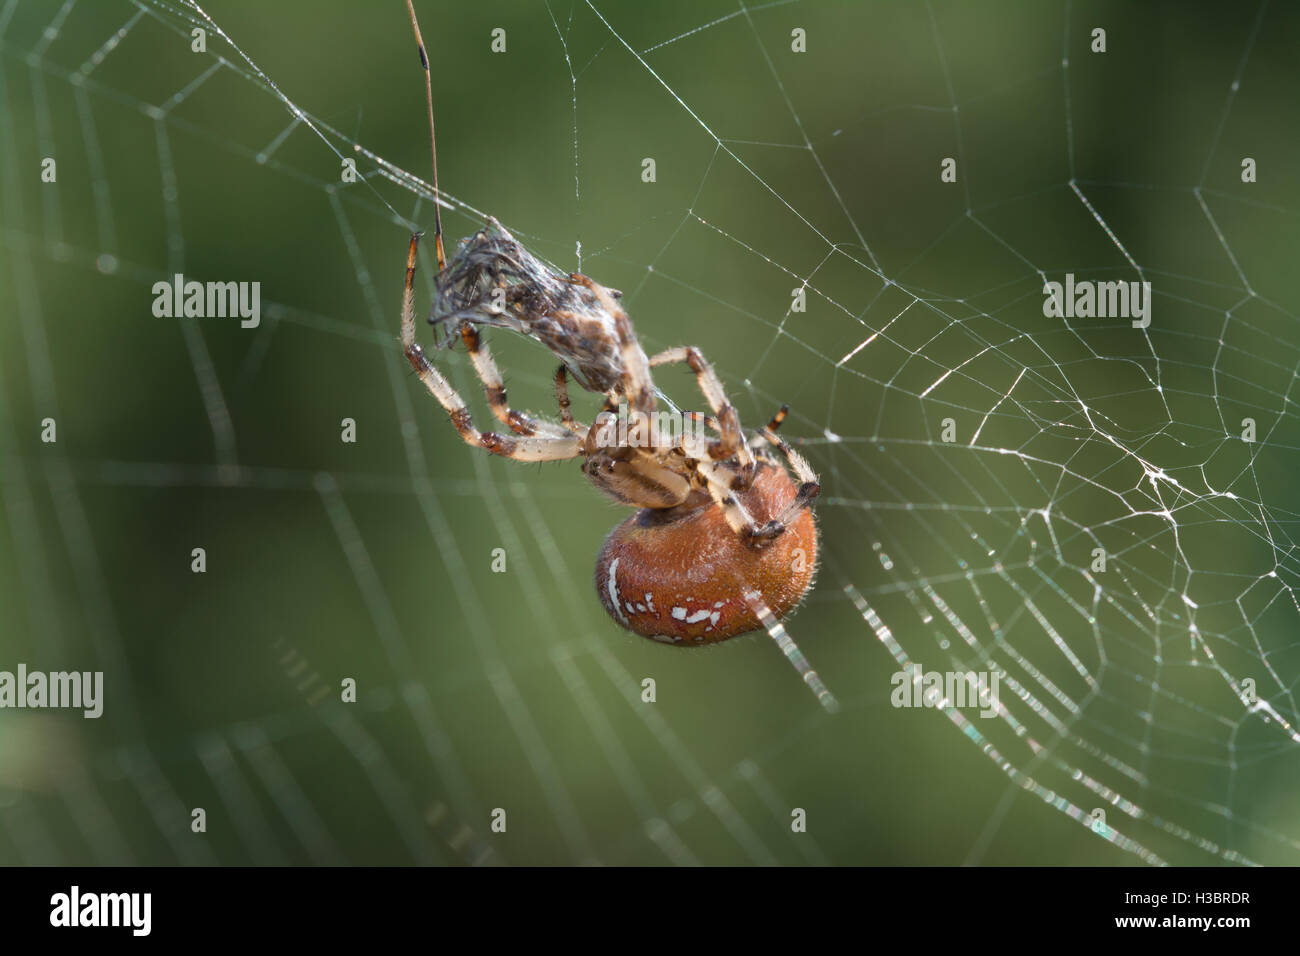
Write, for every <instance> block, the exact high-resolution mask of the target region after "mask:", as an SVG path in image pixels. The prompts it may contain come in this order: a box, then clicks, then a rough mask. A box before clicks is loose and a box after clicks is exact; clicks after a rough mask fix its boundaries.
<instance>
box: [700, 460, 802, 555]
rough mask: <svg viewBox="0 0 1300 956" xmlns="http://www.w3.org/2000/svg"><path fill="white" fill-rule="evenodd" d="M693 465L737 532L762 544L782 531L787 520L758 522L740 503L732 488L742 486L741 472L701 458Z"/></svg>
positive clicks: (735, 488)
mask: <svg viewBox="0 0 1300 956" xmlns="http://www.w3.org/2000/svg"><path fill="white" fill-rule="evenodd" d="M688 454H689V452H688ZM695 468H696V470H697V471H698V472H699V473H700V476H701V477H702V478H703V479H704V484H705V487H706V488H708V491H709V494H710V495H711V496H712V497H713V500H714V501H715V502H716V503H717V505H718V507H720V508H721V509H722V515H723V517H724V518H726V519H727V524H728V525H729V526H730V527H731V530H732V531H734V532H736V534H738V535H740V536H741V537H742V538H744V539H746V540H749V541H753V542H755V543H756V544H760V545H761V544H765V543H766V542H768V541H771V540H772V539H773V538H775V537H777V536H778V535H780V534H781V533H782V532H783V531H785V528H786V522H784V521H782V520H780V519H774V520H772V521H769V522H767V524H759V523H758V522H757V521H755V520H754V517H753V515H751V514H750V513H749V511H748V509H746V508H745V506H744V505H743V504H742V503H741V501H740V499H739V498H738V497H736V494H735V492H736V491H737V490H739V489H740V488H741V487H742V484H741V482H742V481H743V480H744V478H743V475H742V474H741V473H740V472H738V471H736V470H735V469H734V468H732V467H730V466H728V465H725V464H721V463H718V462H712V461H708V460H706V459H703V458H701V459H699V460H697V461H696V462H695ZM751 481H752V479H751ZM786 510H789V509H786ZM783 514H784V512H783Z"/></svg>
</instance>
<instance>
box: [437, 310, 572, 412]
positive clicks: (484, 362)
mask: <svg viewBox="0 0 1300 956" xmlns="http://www.w3.org/2000/svg"><path fill="white" fill-rule="evenodd" d="M460 337H461V338H462V339H463V340H464V341H465V348H466V349H467V350H468V351H469V359H470V361H471V362H473V363H474V371H475V372H477V373H478V377H479V379H480V380H481V381H482V382H483V388H484V390H485V391H486V392H487V400H488V405H489V406H491V408H492V414H493V415H495V416H496V417H497V420H498V421H500V422H501V424H503V425H505V426H506V427H508V428H509V429H510V430H511V431H512V432H514V433H515V434H517V435H537V434H541V435H545V436H547V437H550V438H567V437H568V434H569V432H568V430H567V429H565V428H562V427H560V426H559V425H556V424H554V423H552V422H539V421H538V420H537V419H535V418H531V417H530V416H528V415H525V414H524V413H523V412H520V411H516V410H515V409H513V408H511V407H510V402H509V401H508V400H507V398H506V386H505V382H503V381H502V380H501V372H500V371H499V370H498V369H497V363H496V362H495V361H494V360H493V359H492V353H491V352H490V351H489V350H488V347H487V345H486V344H485V343H484V342H483V337H482V336H481V335H480V334H479V331H478V329H476V328H474V326H473V325H472V324H471V323H469V322H462V323H461V326H460Z"/></svg>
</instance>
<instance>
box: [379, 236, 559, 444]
mask: <svg viewBox="0 0 1300 956" xmlns="http://www.w3.org/2000/svg"><path fill="white" fill-rule="evenodd" d="M419 242H420V235H419V233H415V234H414V235H412V236H411V245H410V248H409V250H408V251H407V254H406V286H405V289H404V291H403V293H402V351H403V352H404V353H405V354H406V360H407V361H408V362H410V363H411V368H413V369H415V374H416V375H418V376H420V381H421V382H423V383H424V387H425V388H427V389H428V390H429V393H430V394H431V395H433V397H434V398H436V399H437V400H438V402H439V404H441V405H442V407H443V408H445V409H446V410H447V414H448V415H449V416H450V417H451V423H452V424H453V425H455V426H456V431H457V432H459V433H460V437H461V438H462V439H464V440H465V443H466V444H468V445H474V446H476V447H478V448H485V449H487V450H488V451H490V452H491V453H492V454H494V455H501V456H502V457H503V458H513V459H515V460H516V461H560V460H563V459H566V458H578V457H580V456H581V455H582V446H581V444H580V443H579V441H578V438H577V436H575V435H561V436H553V435H547V436H524V437H518V438H516V437H512V436H509V435H498V434H496V433H495V432H480V431H479V430H478V429H477V428H475V427H474V423H473V421H472V420H471V418H470V414H469V409H467V408H466V407H465V402H464V400H463V399H462V398H461V397H460V395H459V394H457V392H456V390H455V389H454V388H452V387H451V383H450V382H448V381H447V380H446V379H445V378H444V377H443V375H442V373H441V372H439V371H438V370H437V369H436V368H435V367H434V366H433V363H432V362H430V361H429V359H428V358H427V357H426V356H425V354H424V349H422V348H420V346H419V345H418V344H417V343H416V341H415V256H416V250H417V248H418V246H419Z"/></svg>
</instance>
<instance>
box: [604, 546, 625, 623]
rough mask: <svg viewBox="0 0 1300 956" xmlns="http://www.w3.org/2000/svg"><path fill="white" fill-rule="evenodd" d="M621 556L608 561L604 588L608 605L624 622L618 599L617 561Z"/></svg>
mask: <svg viewBox="0 0 1300 956" xmlns="http://www.w3.org/2000/svg"><path fill="white" fill-rule="evenodd" d="M620 560H622V559H621V558H615V559H614V560H613V561H611V562H610V563H609V578H608V579H606V581H605V590H606V591H608V592H609V606H610V607H612V608H613V609H614V613H615V614H617V615H618V619H619V620H620V621H621V622H622V623H624V624H626V623H627V618H626V617H625V616H624V614H623V608H622V606H621V604H620V602H619V599H618V562H619V561H620Z"/></svg>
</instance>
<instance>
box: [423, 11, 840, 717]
mask: <svg viewBox="0 0 1300 956" xmlns="http://www.w3.org/2000/svg"><path fill="white" fill-rule="evenodd" d="M407 6H408V9H409V10H410V14H411V23H412V27H413V28H414V30H415V35H416V42H417V43H418V44H419V47H420V62H421V64H422V65H423V66H424V69H425V78H426V84H425V88H426V93H427V96H428V100H429V124H430V134H431V138H432V128H433V94H432V86H431V82H430V80H429V73H428V70H429V60H428V57H427V55H426V54H425V51H424V44H423V41H422V40H420V31H419V25H418V23H417V22H416V18H415V10H414V7H413V6H411V3H410V0H407ZM433 169H434V180H433V183H434V196H435V200H437V199H438V198H439V197H438V191H437V190H438V185H437V183H438V180H437V151H436V148H435V149H434V166H433ZM437 208H438V207H437V204H436V202H435V206H434V215H435V222H436V223H437V224H438V228H437V232H436V233H435V239H436V251H437V257H438V276H437V278H436V281H435V286H436V290H437V291H436V295H435V299H434V304H433V308H432V310H431V311H430V314H429V322H430V323H431V324H432V325H433V326H434V327H435V328H436V329H437V330H438V331H439V333H440V335H439V338H440V340H441V341H442V342H444V343H445V342H447V341H454V337H455V336H456V335H458V336H459V337H460V339H461V340H462V341H463V342H464V343H465V347H466V348H467V349H468V351H469V357H470V361H471V363H472V364H473V366H474V371H475V372H476V373H477V375H478V377H479V379H480V380H481V381H482V382H483V386H484V390H485V391H486V393H487V400H488V405H489V406H490V407H491V409H492V414H493V415H494V416H495V417H496V418H497V420H498V421H500V422H501V423H502V424H503V425H505V426H506V428H508V429H509V431H510V434H501V433H498V432H484V431H479V430H478V429H477V428H476V427H475V426H474V422H473V419H472V417H471V415H470V412H469V410H468V409H467V408H466V406H465V402H464V401H463V400H462V399H461V397H460V395H458V394H457V393H456V391H455V389H453V388H452V387H451V384H450V383H449V382H448V381H447V379H446V378H444V377H443V375H442V373H441V372H439V371H438V369H437V367H435V366H434V364H433V363H432V362H430V361H429V358H428V356H427V355H426V354H425V352H424V349H422V348H421V347H420V346H419V345H418V344H417V343H416V341H415V315H416V311H415V293H414V280H415V266H416V253H417V251H418V246H419V240H420V236H419V234H418V233H417V234H415V235H412V236H411V241H410V245H409V247H408V249H407V258H406V285H405V292H404V295H403V297H402V348H403V351H404V352H405V354H406V358H407V361H409V362H410V363H411V367H412V368H413V369H414V370H415V373H416V374H417V375H418V376H419V377H420V380H421V381H422V382H423V383H424V385H425V387H426V388H427V389H428V390H429V391H430V392H431V393H432V394H433V396H434V397H435V398H436V399H437V400H438V401H439V402H440V403H441V404H442V406H443V408H445V409H446V410H447V414H448V415H449V416H450V417H451V421H452V424H453V425H455V427H456V430H457V431H458V432H459V433H460V436H461V438H462V439H464V441H465V442H466V443H467V444H470V445H473V446H475V447H478V448H483V449H486V450H487V451H489V452H491V453H493V454H495V455H501V456H502V457H505V458H512V459H514V460H516V461H529V462H532V461H561V460H565V459H578V458H580V459H582V470H583V473H584V474H585V475H586V476H587V478H588V479H589V480H590V481H591V482H592V483H593V484H594V485H595V486H596V487H597V488H599V489H600V490H601V491H603V492H604V493H605V494H607V495H609V496H610V497H611V498H613V499H614V500H615V501H618V502H620V503H622V504H626V505H631V506H633V507H636V508H638V509H640V510H639V511H638V512H637V513H636V514H635V515H633V516H632V517H631V518H629V519H628V520H627V521H625V522H623V523H622V524H621V525H619V526H618V527H617V528H615V529H614V531H613V532H611V533H610V535H609V537H608V538H607V539H606V541H605V545H604V547H603V548H602V549H601V553H600V556H599V558H598V560H597V565H596V587H597V590H598V592H599V593H600V598H601V601H602V603H603V604H604V606H605V608H606V610H607V611H608V612H609V614H610V616H611V617H612V618H613V619H614V620H615V621H617V622H618V623H619V624H620V625H622V626H623V627H625V628H627V629H628V630H631V631H634V632H635V633H637V634H641V635H644V636H646V637H652V638H656V639H658V640H661V641H664V642H665V643H672V644H677V645H679V646H692V645H699V644H705V643H714V642H717V641H721V640H725V639H726V638H728V637H732V636H734V635H736V634H742V633H745V632H747V631H751V630H755V629H757V628H758V627H760V626H762V627H765V628H766V629H767V631H768V633H769V634H771V636H772V637H773V638H774V639H775V640H776V642H777V644H778V645H779V646H780V647H781V649H782V651H783V652H784V653H785V654H786V656H787V657H788V658H789V659H790V660H791V661H792V662H793V663H794V664H795V666H796V667H797V668H798V669H799V671H800V673H802V674H803V677H804V680H805V681H806V682H807V683H808V685H809V686H810V687H811V688H812V689H813V690H814V691H815V692H816V693H817V695H818V698H819V699H820V700H821V701H822V703H823V704H824V705H825V706H827V707H828V708H833V707H834V705H835V704H834V698H833V697H831V695H830V693H829V691H827V690H826V688H825V686H824V685H823V684H822V683H821V680H820V679H819V678H818V677H817V674H816V672H815V671H813V670H812V668H811V667H809V666H808V664H807V662H806V661H805V660H804V658H803V655H802V654H801V653H800V652H799V649H798V648H797V647H796V646H795V645H794V642H793V641H791V640H790V637H789V635H788V634H786V632H785V629H784V627H783V626H782V625H781V623H780V620H779V618H780V617H782V616H783V615H785V614H787V613H788V612H789V611H790V610H791V609H792V608H793V607H794V606H795V605H796V604H798V602H799V601H800V600H801V599H802V598H803V596H804V594H806V593H807V591H808V589H809V588H810V587H811V585H812V577H813V571H814V567H815V563H816V556H817V526H816V522H815V520H814V518H813V515H812V512H811V510H810V508H809V505H810V504H811V502H812V500H813V499H814V498H815V497H816V495H817V493H818V490H819V488H820V486H819V485H818V482H817V476H816V474H815V473H814V472H813V470H812V468H811V467H810V466H809V465H808V462H807V461H805V460H804V458H803V456H802V455H800V454H799V453H798V452H796V451H794V449H792V448H791V447H790V446H789V444H787V443H786V442H785V440H784V439H781V438H779V437H777V435H776V430H777V428H779V427H780V425H781V422H782V421H783V419H784V418H785V413H786V410H785V409H784V408H782V409H781V410H780V411H779V412H778V413H777V414H776V416H775V417H774V418H773V419H772V421H771V422H770V423H769V424H768V425H767V426H765V427H763V428H760V429H758V430H757V431H756V432H754V433H753V434H752V435H751V436H748V437H747V436H746V435H745V433H744V432H743V431H742V430H741V427H740V419H739V416H738V415H737V414H736V410H735V408H734V407H733V406H732V404H731V402H730V401H728V399H727V396H726V393H725V392H724V391H723V389H722V383H721V382H720V381H719V380H718V377H717V375H716V374H715V373H714V371H713V368H712V366H710V365H709V363H708V362H707V361H705V358H704V356H703V355H702V354H701V353H700V351H699V349H697V348H694V347H693V346H685V347H679V348H671V349H666V350H665V351H662V352H659V353H658V354H656V355H653V356H647V355H646V353H645V351H644V350H643V349H642V347H641V343H640V342H639V341H638V340H637V337H636V334H635V332H634V331H633V329H632V321H631V319H629V318H628V315H627V313H626V312H625V311H624V310H623V307H622V305H621V304H620V303H619V299H620V294H619V293H618V292H616V291H614V290H612V289H608V288H606V287H605V286H603V285H601V284H600V283H598V282H595V281H593V280H592V279H589V278H587V277H586V276H583V275H579V274H576V273H573V274H569V275H565V274H563V273H560V272H557V271H555V270H553V269H550V268H548V267H547V266H546V265H545V264H544V263H543V262H541V260H539V259H538V258H537V257H535V256H534V255H532V254H531V253H530V252H529V251H528V250H527V249H525V248H524V246H523V245H522V244H521V243H520V242H519V241H518V240H516V239H515V238H514V236H512V235H511V234H510V233H509V232H507V231H506V230H505V229H504V228H503V227H502V226H501V225H500V224H499V223H498V222H496V221H495V220H492V219H489V220H488V222H487V224H486V226H485V227H484V228H483V229H481V230H479V231H478V232H477V233H475V234H474V235H473V236H471V237H470V238H468V239H465V240H462V241H461V242H460V243H459V244H458V246H457V249H456V252H455V255H454V256H453V257H452V260H451V262H450V263H448V262H447V261H446V260H445V255H444V252H443V245H442V227H441V219H440V216H439V214H438V211H437ZM483 326H496V327H499V328H508V329H512V330H514V331H516V332H519V333H521V334H523V335H526V336H528V337H530V338H532V339H535V340H536V341H538V342H540V343H541V344H542V345H544V346H546V348H547V349H549V350H550V352H551V353H552V354H553V355H554V356H555V357H556V358H558V359H559V361H560V365H559V368H558V369H556V372H555V396H556V403H557V405H558V407H559V413H560V421H559V422H554V421H546V420H544V419H537V418H533V417H532V416H530V415H528V414H525V413H524V412H521V411H519V410H517V409H514V408H511V407H510V403H509V401H508V399H507V397H506V389H505V385H504V383H503V382H502V379H501V373H500V372H499V371H498V370H497V366H496V362H495V361H493V359H492V356H491V353H490V352H489V351H488V348H487V345H486V344H485V343H484V341H483V338H482V335H481V333H480V329H481V328H482V327H483ZM675 363H681V364H685V365H687V366H689V367H690V369H691V371H692V372H694V373H695V379H696V382H697V383H698V385H699V388H700V391H701V393H703V396H704V399H705V401H706V402H707V403H708V405H709V409H710V412H711V414H696V413H690V414H688V415H687V416H684V417H681V418H680V420H679V421H678V422H677V424H678V425H685V424H689V425H690V426H691V427H678V428H669V429H668V430H667V431H666V432H665V431H664V430H663V429H661V428H659V427H658V424H659V422H660V418H659V416H658V409H657V402H656V400H655V388H654V382H653V380H652V379H651V374H650V370H651V369H652V368H654V367H657V366H661V365H669V364H675ZM569 378H573V379H574V381H576V382H577V383H578V384H579V385H580V386H581V387H582V388H584V389H586V390H587V391H591V392H595V393H597V394H600V395H602V396H603V397H604V405H603V407H602V408H601V411H600V413H599V414H598V415H597V416H596V418H595V420H594V421H593V422H592V423H591V424H590V425H588V424H584V423H583V422H581V421H578V420H577V419H576V418H574V416H573V411H572V408H571V405H570V402H569V387H568V380H569ZM616 410H617V412H618V415H617V416H615V411H616ZM615 418H618V419H625V418H630V419H631V421H632V427H631V428H630V429H629V428H625V427H621V426H622V424H623V423H622V422H620V427H612V425H613V421H614V419H615ZM773 450H776V451H778V452H780V453H781V455H782V456H783V457H784V459H785V462H786V463H787V464H788V465H789V469H790V470H789V471H787V469H786V467H784V466H783V465H782V464H781V463H780V462H779V461H778V460H777V459H776V457H775V455H774V454H773ZM790 471H793V473H794V477H793V478H792V477H791V474H790Z"/></svg>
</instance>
